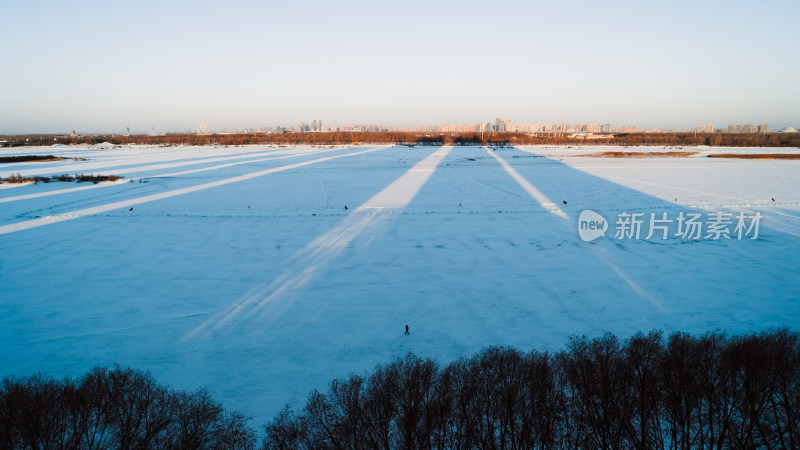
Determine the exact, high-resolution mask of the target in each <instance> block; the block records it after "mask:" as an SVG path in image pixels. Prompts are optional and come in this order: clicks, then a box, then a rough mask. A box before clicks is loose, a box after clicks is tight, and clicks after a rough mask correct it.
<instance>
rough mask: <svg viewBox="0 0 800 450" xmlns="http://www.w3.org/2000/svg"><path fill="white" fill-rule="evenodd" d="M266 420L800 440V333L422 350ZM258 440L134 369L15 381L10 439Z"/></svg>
mask: <svg viewBox="0 0 800 450" xmlns="http://www.w3.org/2000/svg"><path fill="white" fill-rule="evenodd" d="M254 383H255V381H254ZM263 430H264V432H265V433H264V437H263V442H261V446H262V448H264V449H297V448H299V449H328V448H330V449H361V448H382V449H393V448H425V449H432V448H437V449H472V448H482V449H490V448H491V449H494V448H508V449H531V448H542V449H562V448H566V449H578V448H604V449H633V448H637V449H650V448H669V449H691V448H781V449H793V448H800V337H798V334H797V333H795V332H792V331H789V330H785V329H783V330H775V331H770V332H764V333H759V334H753V333H751V334H746V335H741V336H727V335H724V334H722V333H709V334H706V335H703V336H690V335H687V334H684V333H674V334H672V335H670V336H669V337H667V338H665V337H664V336H663V335H662V334H661V333H660V332H655V331H654V332H650V333H649V334H642V333H639V334H636V335H634V336H633V337H631V338H630V339H628V340H624V341H620V340H619V339H618V338H617V337H615V336H614V335H612V334H607V335H605V336H602V337H599V338H594V339H588V338H585V337H573V338H571V339H570V340H569V342H568V344H567V346H566V348H565V349H564V350H562V351H560V352H558V353H555V354H549V353H542V352H539V351H531V352H528V353H523V352H521V351H519V350H515V349H513V348H505V347H490V348H487V349H485V350H483V351H481V352H479V353H478V354H476V355H474V356H472V357H469V358H463V359H460V360H457V361H455V362H452V363H450V364H447V365H446V366H443V367H442V366H439V365H438V364H437V363H436V362H435V361H433V360H431V359H425V358H419V357H416V356H414V355H412V354H408V355H406V356H405V357H402V358H398V359H396V360H394V361H392V362H390V363H388V364H384V365H379V366H377V367H376V368H375V369H374V370H373V371H372V372H371V373H368V374H364V375H355V374H354V375H350V376H349V377H348V378H346V379H341V380H334V381H332V382H331V383H330V387H329V389H328V390H327V392H325V393H322V392H319V391H317V390H313V391H312V392H311V393H310V394H309V396H308V401H307V403H306V404H305V405H304V406H302V407H301V408H300V409H298V410H297V411H293V410H292V409H290V408H289V407H288V406H287V407H286V408H285V409H284V410H283V411H282V412H281V413H280V414H278V415H277V416H276V417H275V418H273V419H272V420H271V421H270V422H269V423H267V424H266V426H265V428H263ZM256 445H257V442H256V433H255V432H254V431H253V430H252V429H251V428H250V427H249V426H248V425H247V420H246V419H245V418H244V416H242V415H241V414H239V413H235V412H228V411H225V410H224V409H223V407H222V405H221V404H219V403H217V402H216V401H214V400H213V398H212V397H211V395H210V394H209V393H208V391H205V390H200V391H197V392H194V393H186V392H181V391H173V390H170V389H168V388H165V387H163V386H161V385H159V384H158V383H157V382H155V381H154V380H153V379H152V377H151V376H150V375H149V374H147V373H144V372H139V371H135V370H132V369H126V368H121V367H114V368H113V369H110V370H109V369H103V368H95V369H93V370H92V371H90V372H89V373H88V374H86V375H84V376H83V377H81V378H80V379H77V380H74V379H70V378H67V379H64V380H56V379H53V378H49V377H47V376H44V375H35V376H32V377H28V378H14V377H9V378H5V379H4V380H3V382H2V384H1V385H0V448H3V449H6V448H7V449H17V448H37V449H38V448H53V449H66V448H70V449H72V448H81V449H83V448H86V449H106V448H115V449H131V448H142V449H147V448H153V449H158V448H180V449H183V448H192V449H204V448H208V449H212V448H213V449H250V448H254V447H255V446H256Z"/></svg>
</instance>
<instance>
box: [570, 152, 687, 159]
mask: <svg viewBox="0 0 800 450" xmlns="http://www.w3.org/2000/svg"><path fill="white" fill-rule="evenodd" d="M696 154H697V152H602V153H589V154H585V155H575V156H586V157H590V158H682V157H685V156H692V155H696Z"/></svg>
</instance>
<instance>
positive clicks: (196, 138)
mask: <svg viewBox="0 0 800 450" xmlns="http://www.w3.org/2000/svg"><path fill="white" fill-rule="evenodd" d="M0 140H2V141H6V142H5V143H3V144H0V145H5V146H11V147H17V146H27V145H52V144H54V143H58V144H65V145H70V144H99V143H103V142H110V143H112V144H148V145H247V144H273V145H301V144H302V145H353V144H356V143H365V144H366V143H369V144H401V145H536V144H545V145H620V146H634V145H659V146H694V145H709V146H723V147H800V133H769V134H734V133H716V134H703V133H622V134H615V135H613V137H610V138H604V139H592V138H587V137H570V135H569V134H565V133H534V134H530V133H483V134H482V133H472V132H468V133H407V132H336V133H285V134H264V133H246V134H208V135H196V134H167V135H163V136H146V135H132V136H120V135H94V136H78V137H69V136H56V135H28V136H0Z"/></svg>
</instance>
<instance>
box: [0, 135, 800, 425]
mask: <svg viewBox="0 0 800 450" xmlns="http://www.w3.org/2000/svg"><path fill="white" fill-rule="evenodd" d="M607 150H620V149H619V148H613V149H611V148H601V147H598V148H595V147H590V148H585V147H584V148H568V147H520V148H510V147H508V148H500V149H496V150H493V149H487V148H482V147H454V148H451V147H417V148H407V147H393V146H358V147H335V148H330V147H324V148H323V147H289V148H279V147H267V146H249V147H231V148H215V147H172V148H159V147H130V148H98V147H86V146H83V147H45V148H25V149H24V150H20V149H2V150H0V155H19V154H39V155H48V154H52V155H56V156H63V157H66V158H73V157H75V158H85V159H87V160H86V161H80V160H72V159H68V160H64V161H57V162H39V163H20V164H2V165H0V176H2V177H7V176H9V175H10V174H12V173H20V174H22V175H54V174H60V173H70V174H76V173H95V174H115V175H121V176H124V177H125V179H123V180H120V181H117V182H113V183H99V184H90V183H82V184H77V183H49V184H43V183H39V184H27V185H9V184H2V185H0V361H2V362H1V363H0V376H5V375H10V374H14V375H29V374H32V373H34V372H35V371H40V370H41V371H45V372H47V373H49V374H51V375H55V376H63V375H80V374H82V373H84V372H85V371H86V370H87V369H89V368H90V367H92V366H94V365H110V364H113V363H115V362H116V363H121V364H123V365H128V366H131V367H134V368H138V369H146V370H149V371H151V372H152V373H153V375H154V376H155V377H156V379H157V380H159V381H161V382H163V383H166V384H168V385H170V386H172V387H174V388H179V389H187V390H188V389H195V388H198V387H201V386H208V387H209V388H210V389H211V390H212V391H214V392H215V393H216V396H217V398H218V399H219V400H221V401H223V402H224V403H225V405H226V406H227V407H229V408H235V409H240V410H242V411H244V412H246V413H248V414H251V415H252V416H253V417H254V422H253V425H255V426H259V427H260V425H261V424H262V423H263V422H264V421H265V420H266V419H267V418H268V417H270V416H272V415H273V414H274V413H276V412H277V411H278V410H279V409H280V408H281V407H282V406H283V405H284V404H285V403H287V402H289V403H292V404H294V405H295V406H299V405H302V404H303V403H304V401H305V397H306V394H307V393H308V391H309V390H310V389H312V388H315V387H316V388H320V389H324V388H325V387H326V383H327V382H328V381H329V380H330V379H332V378H334V377H342V376H346V375H347V374H348V373H350V372H363V371H366V370H369V369H370V368H371V367H372V366H374V365H375V364H378V363H383V362H387V361H388V360H389V359H391V358H392V357H394V356H398V355H401V354H404V353H405V352H408V351H411V352H414V353H415V354H417V355H420V356H428V357H434V358H437V359H438V360H439V361H441V362H447V361H450V360H452V359H455V358H458V357H460V356H467V355H469V354H471V353H473V352H475V351H477V350H479V349H481V348H483V347H485V346H488V345H512V346H516V347H518V348H522V349H527V348H538V349H542V350H557V349H559V348H561V347H562V346H563V344H564V342H565V340H566V338H567V336H569V335H570V334H588V335H598V334H600V333H603V332H604V331H612V332H614V333H617V334H618V335H620V336H623V337H626V336H629V335H630V334H631V333H634V332H636V331H639V330H642V331H649V330H651V329H661V330H664V331H665V332H670V331H675V330H681V331H687V332H693V333H702V332H705V331H708V330H713V329H721V330H725V331H728V332H744V331H749V330H762V329H766V328H769V327H779V326H788V327H791V328H794V329H795V330H796V329H798V328H800V161H784V160H781V161H778V160H736V159H712V158H706V157H705V155H706V154H708V153H710V152H728V153H730V152H765V150H763V149H717V148H715V149H708V148H702V149H689V150H697V151H699V153H698V154H697V155H694V156H690V157H681V158H596V157H585V156H580V157H579V156H576V155H586V154H590V153H599V152H602V151H607ZM625 150H628V151H635V150H638V151H671V150H675V149H653V148H643V149H634V148H631V149H625ZM684 150H686V149H684ZM781 151H791V152H798V151H799V150H798V149H780V150H773V149H770V150H769V152H770V153H776V152H781ZM773 199H774V200H773ZM565 202H566V203H565ZM345 206H347V209H345ZM131 208H132V209H131ZM585 209H590V210H593V211H595V212H598V213H600V214H601V215H602V216H603V217H604V218H605V219H607V220H608V222H609V225H610V226H611V230H609V231H608V232H607V234H606V235H605V236H604V237H600V238H599V239H597V240H595V241H593V242H584V241H583V240H581V238H580V237H579V233H578V216H579V214H580V213H581V211H583V210H585ZM720 211H721V212H727V213H731V216H730V217H731V220H732V222H733V223H732V224H731V225H730V231H731V234H732V236H731V238H724V237H723V238H721V239H716V240H715V239H713V238H712V237H708V238H706V229H704V230H703V234H702V236H701V238H700V239H686V238H682V237H681V236H675V235H674V234H675V233H676V230H677V229H676V227H677V223H671V224H670V229H669V236H668V238H667V239H660V238H658V236H659V235H660V232H658V231H657V232H656V237H652V238H650V239H645V236H646V235H647V234H648V229H647V225H648V222H649V220H645V223H644V227H645V228H643V229H642V234H641V236H640V238H639V239H636V238H630V239H628V238H623V239H617V238H616V237H615V229H614V227H615V222H616V221H617V220H618V217H620V214H622V213H644V216H643V217H644V218H645V219H649V218H650V213H655V214H657V216H658V217H659V218H660V217H662V214H663V213H667V215H668V217H669V219H675V218H677V217H678V216H679V214H681V213H683V214H687V215H688V214H692V213H699V214H701V215H702V220H703V221H704V222H706V223H705V225H706V226H708V223H707V221H708V220H710V219H709V217H710V216H709V215H713V214H715V213H717V212H720ZM740 213H744V214H745V215H746V217H753V216H754V215H755V214H756V213H760V214H761V216H762V218H761V220H760V227H759V229H758V233H759V234H758V237H757V238H756V239H751V237H752V236H753V232H754V231H755V230H750V231H751V233H750V234H749V235H747V234H745V236H744V237H743V238H742V239H741V240H740V239H738V238H737V237H736V236H735V233H733V232H734V228H735V225H736V216H737V215H738V214H740ZM751 222H752V221H751ZM745 231H747V230H745ZM406 324H408V325H409V327H410V331H411V335H410V336H406V335H404V326H405V325H406Z"/></svg>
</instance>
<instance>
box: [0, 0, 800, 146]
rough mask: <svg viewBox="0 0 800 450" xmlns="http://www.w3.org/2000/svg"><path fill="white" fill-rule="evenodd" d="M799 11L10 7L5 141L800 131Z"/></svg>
mask: <svg viewBox="0 0 800 450" xmlns="http://www.w3.org/2000/svg"><path fill="white" fill-rule="evenodd" d="M798 13H800V3H798V2H796V1H765V2H760V3H757V4H753V3H751V2H740V1H725V2H722V1H708V2H701V3H697V2H689V1H675V2H669V3H651V2H632V1H613V2H592V1H589V0H579V1H575V2H571V3H570V4H569V6H568V7H566V6H564V5H563V4H561V3H557V2H537V1H533V2H517V1H499V2H493V3H485V2H475V1H471V0H464V1H460V2H452V1H439V2H421V1H417V0H410V1H408V2H403V3H398V4H380V3H377V4H376V3H373V2H364V1H351V2H338V3H332V2H320V1H309V2H257V1H233V2H227V3H225V4H221V3H216V2H188V1H185V0H178V1H175V2H155V1H143V2H137V3H133V4H131V3H126V4H121V3H120V4H116V3H98V2H88V1H76V2H66V3H65V2H56V1H42V2H4V3H2V4H0V15H2V17H3V18H4V24H3V27H1V28H0V39H2V41H3V42H4V52H3V55H2V56H1V58H2V61H3V70H2V71H1V72H0V134H22V133H69V132H71V131H72V130H78V131H81V132H84V133H121V132H125V131H126V130H127V129H128V128H130V130H131V132H136V133H150V132H155V133H164V132H174V131H183V130H194V129H196V128H197V127H198V126H199V124H202V123H205V124H209V126H210V127H211V129H212V130H227V129H255V128H261V127H267V126H272V127H274V126H287V127H288V126H296V125H297V124H298V123H300V122H301V121H308V118H309V117H312V119H311V120H314V119H313V118H314V117H316V118H317V120H318V119H319V118H320V117H321V118H322V119H323V120H324V122H325V124H326V125H337V126H345V125H346V124H369V123H380V124H387V125H389V126H397V127H412V126H419V125H422V124H432V125H434V124H435V125H445V124H475V123H482V122H485V121H487V120H489V121H491V120H493V119H492V118H494V117H502V118H509V117H511V118H514V121H515V122H518V123H522V124H537V123H538V124H547V123H550V124H559V123H561V124H570V123H571V124H600V125H604V124H612V125H613V126H614V127H622V126H631V127H633V126H635V127H637V128H640V129H653V128H659V129H685V130H690V129H695V128H697V127H699V126H700V125H703V124H706V125H707V124H712V125H713V126H715V127H717V128H725V127H727V126H728V125H730V124H753V125H755V126H758V125H759V124H767V125H768V126H769V129H770V130H773V131H779V130H780V129H782V128H784V127H786V126H791V127H795V128H797V127H800V102H798V101H797V99H798V98H800V83H798V82H797V80H798V79H800V61H798V60H797V58H793V57H791V55H792V54H793V50H794V48H795V47H796V42H797V38H798V37H800V36H799V35H798V32H797V31H796V28H797V27H796V24H795V22H796V17H798V16H800V14H798Z"/></svg>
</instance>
